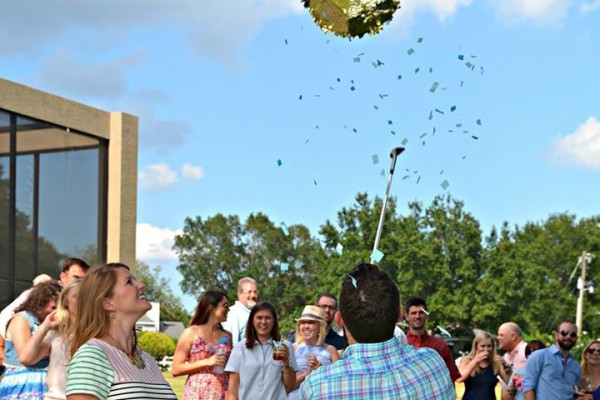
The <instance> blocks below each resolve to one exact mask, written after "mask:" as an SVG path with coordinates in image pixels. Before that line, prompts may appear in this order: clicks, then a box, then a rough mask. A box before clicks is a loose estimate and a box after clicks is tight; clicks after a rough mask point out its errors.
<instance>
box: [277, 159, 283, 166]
mask: <svg viewBox="0 0 600 400" xmlns="http://www.w3.org/2000/svg"><path fill="white" fill-rule="evenodd" d="M281 164H283V163H282V162H281V159H279V160H277V166H278V167H281Z"/></svg>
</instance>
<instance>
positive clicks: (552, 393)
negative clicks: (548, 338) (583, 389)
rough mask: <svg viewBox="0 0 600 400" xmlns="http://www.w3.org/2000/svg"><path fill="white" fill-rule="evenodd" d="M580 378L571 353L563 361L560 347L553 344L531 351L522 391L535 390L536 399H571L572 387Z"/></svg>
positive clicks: (579, 372) (578, 367)
mask: <svg viewBox="0 0 600 400" xmlns="http://www.w3.org/2000/svg"><path fill="white" fill-rule="evenodd" d="M580 379H581V367H580V366H579V364H577V363H576V362H575V359H574V358H573V356H572V355H570V354H569V358H568V359H567V361H566V362H565V361H564V360H563V356H562V353H561V351H560V349H559V348H558V347H557V346H556V345H555V344H553V345H552V346H550V347H549V348H547V349H541V350H538V351H535V352H533V353H532V354H531V355H530V356H529V358H528V359H527V366H526V367H525V385H524V387H523V392H525V393H527V392H528V391H530V390H534V391H535V396H536V398H537V399H542V400H573V387H574V385H575V384H576V383H578V382H579V380H580Z"/></svg>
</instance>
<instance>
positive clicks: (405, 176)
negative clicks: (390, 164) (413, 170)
mask: <svg viewBox="0 0 600 400" xmlns="http://www.w3.org/2000/svg"><path fill="white" fill-rule="evenodd" d="M408 178H410V175H404V176H403V177H402V180H403V181H405V180H407V179H408Z"/></svg>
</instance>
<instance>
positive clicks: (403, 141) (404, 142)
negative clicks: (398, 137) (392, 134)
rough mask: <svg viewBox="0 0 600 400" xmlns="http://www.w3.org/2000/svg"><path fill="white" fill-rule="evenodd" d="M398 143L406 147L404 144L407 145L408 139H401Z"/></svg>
mask: <svg viewBox="0 0 600 400" xmlns="http://www.w3.org/2000/svg"><path fill="white" fill-rule="evenodd" d="M400 143H402V146H406V143H408V139H407V138H404V139H402V142H400Z"/></svg>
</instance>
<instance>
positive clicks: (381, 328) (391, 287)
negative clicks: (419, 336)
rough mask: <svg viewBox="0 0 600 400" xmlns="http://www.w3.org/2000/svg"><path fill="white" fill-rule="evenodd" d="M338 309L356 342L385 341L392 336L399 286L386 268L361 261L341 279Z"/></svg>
mask: <svg viewBox="0 0 600 400" xmlns="http://www.w3.org/2000/svg"><path fill="white" fill-rule="evenodd" d="M339 308H340V313H341V315H342V319H343V321H344V326H345V327H346V328H347V329H348V330H349V331H350V333H351V334H352V337H353V338H354V340H356V342H358V343H379V342H384V341H386V340H389V339H391V338H392V337H393V336H394V327H395V326H396V320H397V318H398V310H399V309H400V297H399V294H398V287H397V286H396V283H395V282H394V281H393V280H392V278H390V276H389V275H388V274H387V273H386V272H385V271H383V270H381V269H379V268H378V267H376V266H375V265H371V264H360V265H358V266H356V267H355V268H354V269H353V270H352V271H350V273H349V274H348V275H346V277H345V278H344V281H343V283H342V289H341V292H340V303H339Z"/></svg>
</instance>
